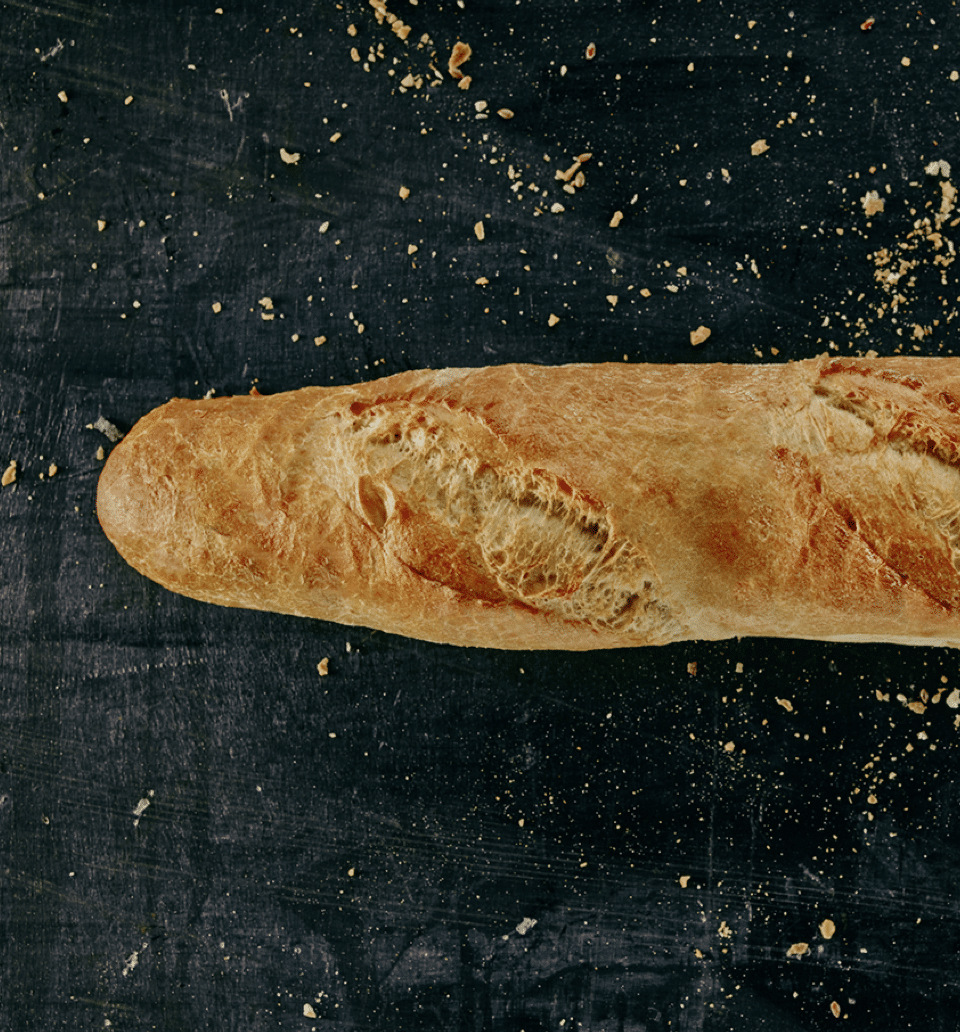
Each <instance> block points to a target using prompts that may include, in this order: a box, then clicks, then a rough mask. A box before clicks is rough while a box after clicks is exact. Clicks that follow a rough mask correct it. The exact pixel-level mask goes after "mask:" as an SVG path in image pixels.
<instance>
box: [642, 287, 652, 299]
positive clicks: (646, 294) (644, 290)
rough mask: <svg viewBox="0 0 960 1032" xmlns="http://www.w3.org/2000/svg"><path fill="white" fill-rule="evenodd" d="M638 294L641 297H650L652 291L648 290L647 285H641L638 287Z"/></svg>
mask: <svg viewBox="0 0 960 1032" xmlns="http://www.w3.org/2000/svg"><path fill="white" fill-rule="evenodd" d="M640 296H641V297H652V296H653V295H652V293H651V292H650V290H649V289H648V288H647V287H641V288H640Z"/></svg>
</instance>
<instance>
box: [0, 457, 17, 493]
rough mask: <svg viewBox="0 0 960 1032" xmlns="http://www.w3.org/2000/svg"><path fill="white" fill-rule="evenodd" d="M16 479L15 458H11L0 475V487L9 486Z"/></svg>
mask: <svg viewBox="0 0 960 1032" xmlns="http://www.w3.org/2000/svg"><path fill="white" fill-rule="evenodd" d="M16 479H17V460H16V459H11V460H10V465H9V466H7V468H6V469H5V470H4V471H3V476H2V477H0V487H9V486H10V484H12V483H13V482H14V481H15V480H16Z"/></svg>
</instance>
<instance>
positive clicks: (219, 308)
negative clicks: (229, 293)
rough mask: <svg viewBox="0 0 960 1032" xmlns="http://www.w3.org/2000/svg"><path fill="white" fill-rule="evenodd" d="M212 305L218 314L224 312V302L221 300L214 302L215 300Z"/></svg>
mask: <svg viewBox="0 0 960 1032" xmlns="http://www.w3.org/2000/svg"><path fill="white" fill-rule="evenodd" d="M210 307H211V308H212V309H213V310H214V312H215V313H216V314H218V315H219V314H220V312H222V311H223V305H222V304H220V302H219V301H214V302H213V304H212V305H211V306H210Z"/></svg>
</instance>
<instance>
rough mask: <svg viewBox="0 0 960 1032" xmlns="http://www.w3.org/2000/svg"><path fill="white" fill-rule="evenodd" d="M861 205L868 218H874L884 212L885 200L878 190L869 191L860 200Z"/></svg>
mask: <svg viewBox="0 0 960 1032" xmlns="http://www.w3.org/2000/svg"><path fill="white" fill-rule="evenodd" d="M860 203H861V204H862V205H863V210H864V213H865V214H866V216H867V218H868V219H870V218H873V216H874V215H879V214H880V212H882V211H883V206H884V203H885V202H884V199H883V198H882V197H881V196H880V194H879V193H878V192H877V191H876V190H869V191H867V193H865V194H864V195H863V197H861V198H860Z"/></svg>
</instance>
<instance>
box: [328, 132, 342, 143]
mask: <svg viewBox="0 0 960 1032" xmlns="http://www.w3.org/2000/svg"><path fill="white" fill-rule="evenodd" d="M341 136H343V133H334V134H333V136H331V137H330V142H331V143H336V142H337V140H339V139H340V137H341Z"/></svg>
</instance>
